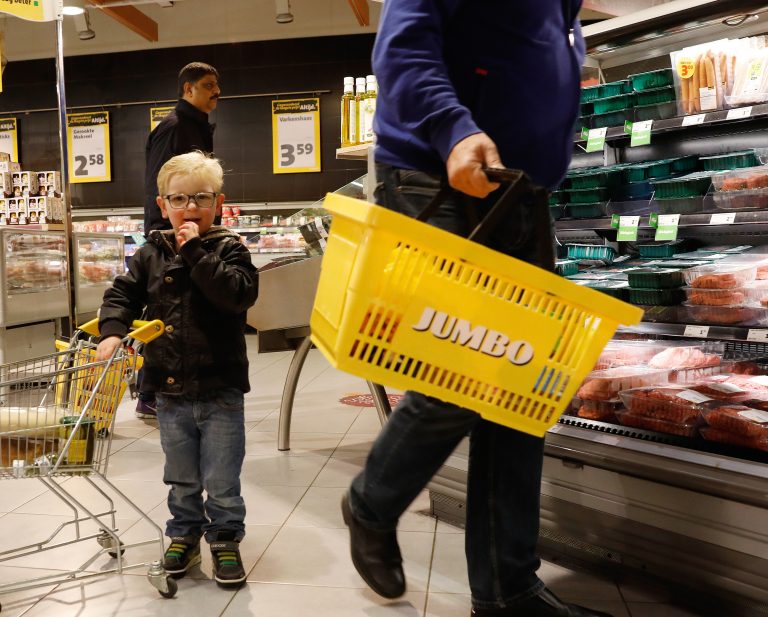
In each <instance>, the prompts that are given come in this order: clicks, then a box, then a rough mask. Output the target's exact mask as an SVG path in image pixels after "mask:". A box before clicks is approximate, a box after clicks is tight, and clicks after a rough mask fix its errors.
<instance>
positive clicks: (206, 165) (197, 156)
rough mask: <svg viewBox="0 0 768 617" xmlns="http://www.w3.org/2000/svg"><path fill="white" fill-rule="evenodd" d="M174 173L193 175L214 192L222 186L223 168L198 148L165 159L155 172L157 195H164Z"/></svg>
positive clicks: (217, 191) (216, 160)
mask: <svg viewBox="0 0 768 617" xmlns="http://www.w3.org/2000/svg"><path fill="white" fill-rule="evenodd" d="M176 175H182V176H195V177H196V178H197V179H199V180H201V181H202V182H205V183H206V184H210V186H211V188H212V189H213V191H214V192H215V193H219V192H220V191H221V188H222V187H223V186H224V169H223V168H222V167H221V163H220V162H219V160H218V159H215V158H213V157H212V156H209V155H207V154H203V153H202V152H201V151H200V150H195V151H194V152H187V154H179V155H178V156H174V157H173V158H172V159H169V160H168V161H166V163H165V165H163V166H162V167H161V168H160V172H159V173H158V174H157V190H158V195H160V196H165V194H166V191H167V190H168V184H169V183H170V181H171V177H173V176H176Z"/></svg>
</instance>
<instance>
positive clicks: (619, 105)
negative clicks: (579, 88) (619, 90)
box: [592, 93, 637, 114]
mask: <svg viewBox="0 0 768 617" xmlns="http://www.w3.org/2000/svg"><path fill="white" fill-rule="evenodd" d="M636 96H637V95H636V94H634V93H633V94H620V95H618V96H611V97H608V98H605V99H596V100H594V101H592V107H593V109H594V110H595V112H594V113H595V114H607V113H610V112H612V111H621V110H623V109H629V108H630V107H634V105H635V103H636V99H635V97H636Z"/></svg>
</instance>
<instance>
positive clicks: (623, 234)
mask: <svg viewBox="0 0 768 617" xmlns="http://www.w3.org/2000/svg"><path fill="white" fill-rule="evenodd" d="M639 226H640V217H639V216H620V217H619V233H618V235H617V236H616V239H617V240H618V241H619V242H634V241H635V240H637V228H638V227H639Z"/></svg>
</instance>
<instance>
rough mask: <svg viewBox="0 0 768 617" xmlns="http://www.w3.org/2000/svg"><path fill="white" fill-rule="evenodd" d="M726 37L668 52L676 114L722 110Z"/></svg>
mask: <svg viewBox="0 0 768 617" xmlns="http://www.w3.org/2000/svg"><path fill="white" fill-rule="evenodd" d="M728 42H729V41H728V39H722V40H720V41H714V42H712V43H704V44H702V45H696V46H693V47H686V48H684V49H681V50H680V51H675V52H672V53H671V54H670V56H671V60H672V69H673V71H674V79H675V88H676V92H677V101H678V113H680V114H681V115H688V114H697V113H702V112H707V111H714V110H717V109H723V107H724V105H725V94H726V88H727V75H728V67H727V55H726V53H725V52H724V50H725V48H726V47H727V45H728Z"/></svg>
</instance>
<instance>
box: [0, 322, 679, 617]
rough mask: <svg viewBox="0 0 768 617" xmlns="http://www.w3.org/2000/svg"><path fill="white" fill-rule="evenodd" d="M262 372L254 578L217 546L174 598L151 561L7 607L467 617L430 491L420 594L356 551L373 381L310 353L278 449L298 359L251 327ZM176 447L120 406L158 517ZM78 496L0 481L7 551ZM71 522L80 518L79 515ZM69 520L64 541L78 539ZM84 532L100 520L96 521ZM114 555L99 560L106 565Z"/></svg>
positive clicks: (37, 562) (75, 551) (634, 595)
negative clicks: (358, 563)
mask: <svg viewBox="0 0 768 617" xmlns="http://www.w3.org/2000/svg"><path fill="white" fill-rule="evenodd" d="M249 339H252V340H249V343H250V348H253V349H252V351H251V383H252V387H253V391H252V392H251V393H250V394H249V395H248V396H247V397H246V422H247V426H246V429H247V431H248V432H247V456H246V461H245V465H244V469H243V474H242V484H243V495H244V497H245V501H246V506H247V508H248V513H247V517H246V525H247V535H246V537H245V539H244V540H243V544H242V553H243V559H244V562H245V566H246V568H247V570H248V583H247V585H245V586H244V587H243V588H242V589H240V590H238V591H225V590H222V589H220V588H218V587H217V586H216V585H215V584H214V583H213V582H212V581H211V563H210V556H209V555H208V554H207V553H206V552H205V551H204V553H203V564H202V567H201V568H200V569H195V570H193V571H192V572H191V573H190V575H188V576H187V577H186V578H185V579H183V580H181V581H179V592H178V594H177V595H176V597H175V598H174V599H172V600H166V599H163V598H161V597H160V596H159V595H158V593H157V591H156V590H155V589H154V588H153V587H152V586H151V585H150V584H149V583H148V581H147V580H146V578H145V573H146V568H145V567H141V568H137V569H135V570H127V571H126V574H125V575H124V576H117V575H114V574H113V575H107V576H102V577H97V578H92V579H87V580H85V581H82V582H71V581H70V582H67V583H62V584H59V585H58V586H57V587H54V586H52V585H51V586H48V587H39V588H35V589H31V590H26V591H20V592H15V593H11V594H5V595H2V596H0V602H2V616H3V617H17V616H21V615H25V616H27V617H70V616H71V617H74V616H78V617H92V616H93V617H109V616H113V615H120V616H121V617H143V616H149V615H153V616H163V615H168V616H173V617H178V616H179V615H189V616H191V617H197V616H204V617H217V616H220V615H223V616H225V617H239V616H246V615H259V617H306V616H309V615H312V616H317V617H323V616H328V617H330V616H333V617H352V616H365V617H387V616H392V617H396V616H402V617H417V616H425V617H426V616H429V617H454V616H458V617H465V616H468V615H469V606H470V600H469V589H468V584H467V574H466V565H465V561H464V555H463V550H464V549H463V542H464V535H463V533H462V532H461V530H459V529H457V528H455V527H452V526H450V525H447V524H445V523H443V522H437V521H435V520H434V519H433V518H431V517H429V516H427V515H426V514H425V513H424V511H425V510H426V509H427V508H428V506H429V499H428V496H427V494H426V493H424V494H423V495H422V496H421V497H420V498H419V499H418V500H417V501H416V502H415V503H414V504H413V505H412V507H411V509H410V511H409V512H408V514H406V515H405V516H404V517H403V519H402V520H401V524H400V528H399V535H400V543H401V546H402V548H403V553H404V557H405V569H406V572H407V575H408V590H409V591H408V594H407V595H406V596H405V597H404V598H402V599H401V600H399V601H397V602H387V601H384V600H383V599H381V598H379V597H378V596H376V595H375V594H374V593H372V592H371V591H369V590H368V589H367V588H366V587H365V584H364V583H363V581H362V580H361V579H360V577H359V576H358V575H357V573H356V572H355V570H354V568H353V567H352V564H351V562H350V559H349V556H348V538H347V531H346V529H345V528H344V525H343V523H342V520H341V515H340V513H339V509H338V503H339V499H340V496H341V495H342V493H343V491H344V489H345V488H346V487H347V485H348V484H349V482H350V480H351V479H352V477H353V476H354V475H355V474H356V473H357V471H358V470H359V469H360V467H361V465H362V464H363V462H364V460H365V454H366V451H367V449H368V447H369V444H370V442H371V440H372V439H373V438H374V436H375V434H376V432H377V430H378V428H379V424H378V419H377V417H376V413H375V411H374V410H373V409H371V408H355V407H347V406H344V405H341V404H340V403H339V402H338V400H339V399H340V398H341V397H342V396H343V395H345V394H349V393H353V392H365V384H364V383H363V382H362V381H360V380H358V379H355V378H353V377H349V376H347V375H344V374H342V373H339V372H337V371H335V370H334V369H332V368H330V366H329V365H328V364H327V363H326V362H325V360H324V359H323V358H322V357H321V356H320V354H319V353H318V352H316V351H312V352H311V353H310V355H309V358H308V359H307V362H306V364H305V367H304V370H303V373H302V376H301V380H300V383H299V390H298V393H297V397H296V406H295V410H294V416H293V430H292V437H291V446H292V449H291V451H290V452H278V451H277V447H276V431H277V408H278V406H279V402H280V393H281V390H282V385H283V381H284V379H285V375H286V372H287V369H288V364H289V362H290V355H289V354H288V353H272V354H262V355H258V354H256V353H255V351H254V349H255V344H254V343H255V339H254V338H253V337H249ZM162 465H163V455H162V452H161V450H160V443H159V435H158V430H157V426H156V423H155V422H147V421H143V420H139V419H137V418H135V417H134V414H133V403H132V402H131V401H129V400H126V401H124V402H123V404H122V405H121V406H120V409H119V412H118V419H117V425H116V428H115V434H114V441H113V445H112V458H111V460H110V465H109V471H108V474H107V475H108V477H109V478H110V480H111V481H112V482H114V484H115V485H116V486H117V488H118V489H119V490H120V491H122V492H123V493H124V494H125V495H126V496H127V497H128V498H129V499H130V500H131V501H132V502H133V503H135V504H136V506H138V507H139V508H140V509H141V510H142V511H143V512H147V513H148V515H149V517H150V518H151V519H152V520H153V521H155V522H156V523H157V524H159V525H162V524H163V522H164V521H165V519H166V518H167V510H166V506H165V496H166V492H167V489H166V487H165V486H164V485H163V484H162V481H161V477H162ZM65 486H66V489H67V492H68V493H70V494H71V495H72V496H74V497H75V498H76V499H78V500H79V501H81V502H82V503H83V504H84V505H86V507H94V508H103V507H104V506H103V505H102V500H101V498H100V496H99V494H98V493H97V492H96V491H95V490H94V489H93V488H92V487H90V486H89V485H88V484H87V483H86V481H85V480H83V479H82V478H70V479H67V480H66V484H65ZM116 510H117V519H118V520H117V527H118V528H119V530H120V534H122V538H123V541H124V542H126V543H131V542H140V541H143V540H151V539H152V537H153V536H152V528H151V526H150V525H149V524H148V523H146V521H144V520H140V515H139V514H138V513H137V512H136V511H135V510H133V509H132V508H131V507H130V505H129V504H128V503H126V502H125V501H124V500H122V499H117V500H116ZM68 514H69V511H68V508H67V506H66V505H65V504H64V503H63V502H62V501H61V500H59V499H58V498H57V497H56V496H55V495H53V494H52V493H51V492H50V491H49V490H47V489H46V488H45V487H44V486H43V485H42V483H40V482H38V481H35V480H34V479H28V480H26V479H25V480H6V481H0V551H2V550H6V549H9V548H18V547H20V546H24V545H27V544H33V543H35V542H40V541H42V540H44V539H45V538H46V537H47V536H48V535H50V534H51V533H52V531H54V530H55V529H56V528H57V526H59V525H60V524H62V523H64V522H66V521H67V520H69V517H68ZM70 527H71V526H70ZM70 527H68V528H66V529H65V531H64V533H63V535H62V536H61V537H62V538H63V539H66V538H68V537H71V531H70ZM83 527H84V529H83V531H84V532H87V531H88V528H89V527H91V525H90V524H86V525H84V526H83ZM96 549H97V545H96V542H95V540H93V539H90V540H87V541H81V542H77V543H74V544H71V545H69V546H67V547H64V548H60V549H56V550H52V551H46V552H37V551H34V550H32V553H31V554H30V555H27V556H25V557H22V558H19V559H16V560H14V561H12V562H5V563H0V584H2V583H7V582H13V581H16V580H28V579H31V578H33V577H42V576H46V575H49V574H56V573H57V571H58V572H60V571H61V570H66V569H74V568H77V567H79V566H80V564H82V563H85V562H87V560H89V559H90V558H91V557H92V556H93V555H94V553H95V552H96ZM158 556H159V548H158V543H157V542H155V543H153V544H150V545H146V546H140V547H135V548H131V549H129V550H128V551H127V552H126V554H125V561H126V563H127V564H128V565H130V564H139V563H143V562H146V561H148V560H152V559H156V558H158ZM113 565H114V560H108V559H107V558H106V557H99V558H98V559H97V560H96V561H94V562H93V563H92V564H89V565H88V570H89V571H94V572H98V571H100V570H102V569H106V568H109V567H113ZM539 574H540V575H541V576H542V578H543V579H544V580H545V581H546V582H547V583H548V584H549V585H550V586H551V587H552V588H553V589H554V590H555V591H556V592H557V593H559V594H560V595H561V596H562V597H564V598H565V599H568V600H572V601H578V602H580V603H583V604H586V605H589V606H592V607H595V608H598V609H601V610H604V611H607V612H609V613H611V614H613V615H614V616H615V617H684V616H686V615H687V616H689V617H691V616H692V615H693V614H692V613H688V612H685V611H682V610H680V609H678V608H675V607H673V606H671V605H669V604H668V602H669V601H670V596H669V594H665V593H664V592H663V591H658V590H654V591H649V590H648V589H643V588H639V587H631V586H625V585H621V586H619V585H617V584H615V583H613V582H610V581H607V580H602V579H598V578H595V577H593V576H589V575H586V574H583V573H579V572H575V571H572V570H568V569H565V568H563V567H560V566H558V565H554V564H551V563H545V564H544V565H543V566H542V568H541V570H540V572H539Z"/></svg>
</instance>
